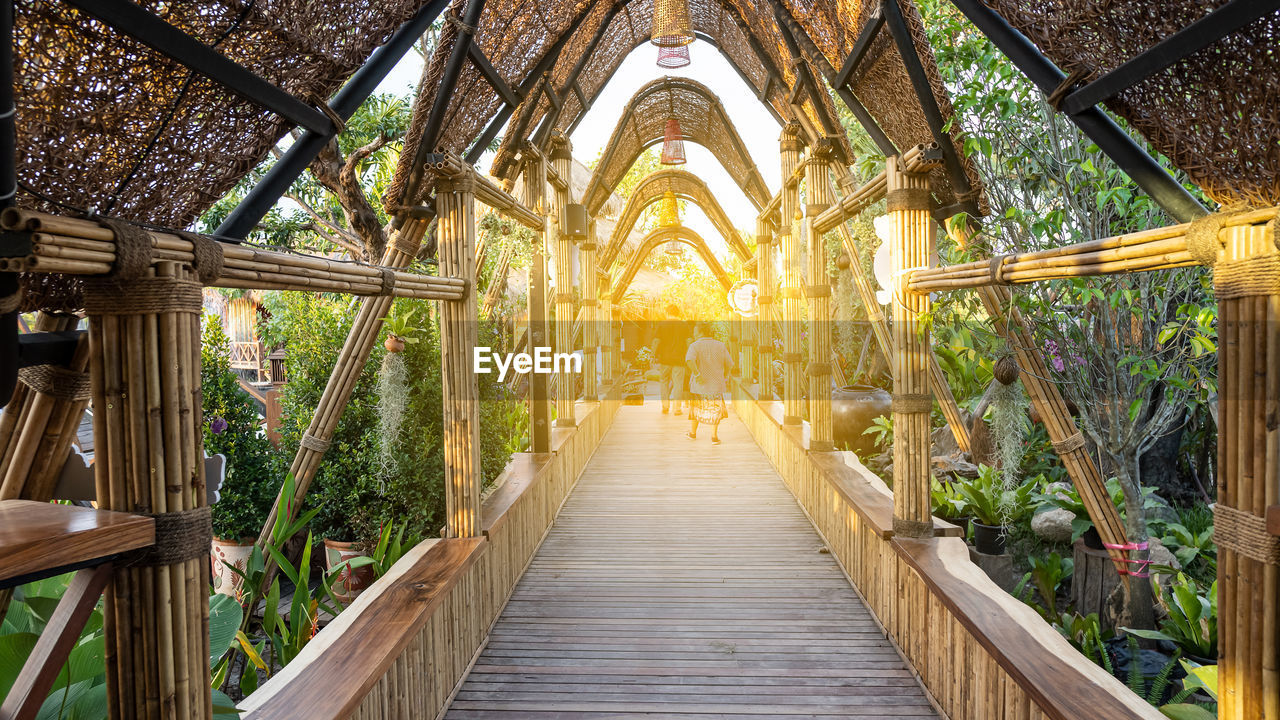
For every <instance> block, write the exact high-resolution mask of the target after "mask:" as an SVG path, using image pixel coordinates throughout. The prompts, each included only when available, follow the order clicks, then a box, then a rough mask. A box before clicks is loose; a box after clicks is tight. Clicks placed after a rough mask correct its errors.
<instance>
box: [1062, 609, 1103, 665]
mask: <svg viewBox="0 0 1280 720" xmlns="http://www.w3.org/2000/svg"><path fill="white" fill-rule="evenodd" d="M1050 624H1051V625H1053V628H1054V629H1055V630H1057V631H1058V632H1059V633H1061V634H1062V636H1063V637H1065V638H1066V639H1067V642H1069V643H1071V644H1072V645H1073V646H1074V647H1075V648H1076V649H1077V650H1079V651H1080V652H1081V654H1083V655H1084V656H1085V657H1087V658H1089V659H1090V660H1092V661H1093V662H1094V663H1095V664H1097V665H1101V666H1102V667H1104V668H1106V670H1107V672H1109V673H1114V669H1113V668H1112V665H1111V656H1110V655H1109V654H1107V648H1106V645H1104V643H1105V642H1106V641H1107V640H1110V639H1111V637H1112V636H1113V635H1114V633H1112V632H1111V631H1110V630H1103V629H1102V623H1101V622H1099V621H1098V614H1097V613H1089V614H1088V615H1080V614H1079V613H1065V612H1064V613H1062V614H1061V615H1059V616H1058V619H1057V621H1056V622H1050Z"/></svg>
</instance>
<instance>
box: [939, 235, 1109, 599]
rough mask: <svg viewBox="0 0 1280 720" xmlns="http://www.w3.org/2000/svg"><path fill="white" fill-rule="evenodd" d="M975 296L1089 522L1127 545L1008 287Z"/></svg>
mask: <svg viewBox="0 0 1280 720" xmlns="http://www.w3.org/2000/svg"><path fill="white" fill-rule="evenodd" d="M948 235H949V236H950V237H951V239H952V240H953V241H954V242H955V243H956V245H957V246H959V247H961V248H963V247H967V246H968V245H970V244H971V243H972V241H973V237H972V233H971V232H970V230H969V228H968V227H967V226H964V225H961V224H958V223H952V224H949V225H948ZM977 293H978V297H979V298H980V299H981V300H982V305H983V307H984V308H986V311H987V314H988V315H989V316H990V317H991V321H992V323H993V324H994V325H995V328H996V332H998V333H1000V334H1001V335H1002V336H1004V337H1005V339H1006V340H1007V341H1008V343H1009V346H1010V347H1011V348H1013V350H1014V353H1015V354H1016V355H1017V358H1018V369H1019V370H1020V371H1021V372H1020V377H1021V379H1022V386H1023V387H1024V388H1026V390H1027V395H1028V396H1030V398H1031V404H1032V405H1033V406H1034V407H1035V409H1036V412H1037V413H1039V414H1040V418H1041V422H1043V423H1044V427H1045V431H1046V432H1047V433H1048V435H1049V441H1050V442H1051V443H1052V444H1053V449H1054V451H1055V452H1057V453H1058V457H1059V458H1060V459H1061V460H1062V465H1063V467H1064V468H1066V470H1067V476H1068V477H1070V478H1071V484H1072V485H1073V486H1075V489H1076V492H1077V493H1079V495H1080V500H1081V502H1082V503H1083V504H1084V507H1085V510H1086V511H1088V513H1089V519H1090V520H1092V521H1093V525H1094V527H1096V528H1097V530H1098V536H1099V537H1101V538H1102V542H1104V543H1106V544H1108V545H1117V546H1121V545H1125V544H1126V543H1127V542H1128V541H1127V540H1126V539H1125V538H1126V535H1125V530H1124V522H1122V521H1121V520H1120V512H1119V511H1118V510H1117V509H1116V506H1115V504H1114V503H1112V502H1111V496H1110V495H1109V494H1108V493H1107V485H1106V479H1105V478H1103V477H1102V473H1101V471H1099V470H1098V466H1097V464H1096V463H1094V461H1093V458H1092V457H1091V456H1090V455H1089V453H1088V451H1087V448H1086V447H1085V441H1084V435H1083V434H1081V432H1080V430H1079V429H1078V428H1077V427H1076V421H1075V418H1073V417H1071V412H1070V411H1069V410H1068V409H1067V402H1066V400H1064V399H1063V397H1062V393H1061V392H1059V390H1058V386H1057V385H1055V384H1053V383H1052V382H1050V381H1049V380H1048V378H1050V377H1052V375H1050V373H1049V367H1048V366H1047V365H1046V364H1045V362H1044V357H1043V355H1042V353H1041V351H1040V349H1039V346H1038V345H1036V342H1035V340H1034V339H1033V338H1032V336H1031V332H1030V331H1029V330H1028V329H1027V324H1026V322H1025V321H1024V320H1023V318H1022V313H1020V312H1019V311H1018V309H1017V308H1016V307H1013V305H1012V303H1011V302H1010V293H1009V290H1008V288H1006V287H1003V286H999V285H984V286H982V287H979V288H977ZM1107 552H1108V554H1110V555H1111V557H1112V558H1114V559H1116V560H1117V561H1119V562H1118V563H1117V566H1118V568H1119V569H1125V568H1127V567H1128V565H1127V564H1126V563H1124V562H1123V561H1124V560H1125V559H1126V558H1128V553H1126V552H1125V551H1123V550H1108V551H1107ZM1120 579H1121V581H1122V582H1124V583H1126V584H1127V583H1128V581H1129V576H1128V575H1121V576H1120Z"/></svg>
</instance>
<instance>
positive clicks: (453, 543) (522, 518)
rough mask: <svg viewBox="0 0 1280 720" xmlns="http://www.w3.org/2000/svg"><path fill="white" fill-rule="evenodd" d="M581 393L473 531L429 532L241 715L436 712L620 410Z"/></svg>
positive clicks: (381, 718) (380, 719)
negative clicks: (541, 450)
mask: <svg viewBox="0 0 1280 720" xmlns="http://www.w3.org/2000/svg"><path fill="white" fill-rule="evenodd" d="M618 405H619V402H618V399H617V394H616V392H613V391H612V390H611V391H610V392H607V393H604V399H603V400H601V401H600V402H599V403H582V404H579V406H578V408H577V412H576V415H575V416H576V417H577V418H578V424H577V427H571V428H555V429H554V430H553V431H552V438H551V441H552V443H551V446H552V452H551V453H548V454H544V455H532V454H527V453H521V454H518V455H516V456H514V457H513V458H512V461H511V463H510V464H509V465H508V466H507V468H506V470H505V471H504V472H503V474H502V477H500V478H499V479H498V489H497V490H495V491H494V492H493V494H492V495H490V496H489V497H488V498H487V499H486V500H485V502H484V504H483V506H482V508H481V527H482V530H483V533H484V536H483V537H480V538H457V539H447V540H428V541H426V542H423V543H421V544H419V545H418V546H416V547H414V548H413V549H412V550H411V551H410V552H408V553H406V554H405V556H404V557H403V558H401V559H400V561H399V562H397V563H396V564H395V565H394V566H393V567H392V568H391V570H389V571H388V572H387V574H386V575H385V576H383V577H382V578H380V579H379V580H378V582H376V583H374V585H373V586H372V587H371V588H369V589H368V590H367V591H365V593H364V594H363V595H361V596H360V597H359V598H357V599H356V601H355V602H354V603H352V605H351V607H349V608H347V609H346V610H345V611H344V612H342V614H340V615H339V616H338V617H337V618H336V619H335V620H334V621H333V622H331V623H330V624H329V625H328V626H326V627H325V628H324V629H323V630H321V631H320V633H319V634H318V635H316V637H315V638H314V639H313V640H312V641H311V642H310V643H309V644H308V645H307V646H306V648H304V649H303V651H302V653H301V654H300V655H299V656H298V657H297V658H296V659H294V661H293V662H292V663H290V664H289V665H288V666H287V667H285V668H284V669H283V670H281V671H280V672H278V673H277V674H276V675H274V676H273V677H272V678H271V679H269V680H268V681H267V682H266V683H265V684H263V686H262V687H261V688H259V689H258V691H257V692H255V693H253V694H252V695H250V696H249V697H248V698H246V699H245V700H244V702H242V703H241V705H240V707H241V709H242V710H243V711H244V713H243V714H242V715H241V717H242V718H243V719H244V720H294V719H296V720H304V719H305V720H341V719H345V718H352V719H353V720H373V719H377V720H385V719H390V718H396V719H403V720H409V719H415V720H416V719H418V718H425V719H427V720H430V719H431V718H435V717H437V716H438V715H440V713H441V712H442V711H443V710H444V709H445V707H447V705H448V703H449V700H450V698H451V697H452V695H453V692H454V690H455V689H456V688H457V686H458V684H459V683H460V682H461V681H462V680H463V678H464V677H465V676H466V673H467V670H468V668H469V667H470V665H471V663H472V662H473V661H474V659H475V657H476V656H477V655H478V654H479V652H480V650H481V649H482V648H483V646H484V643H485V640H486V638H487V637H488V632H489V628H490V627H491V626H492V625H493V623H494V622H495V621H496V620H497V619H498V615H499V614H500V613H501V612H502V608H503V607H504V606H505V605H506V602H507V599H508V598H509V597H510V596H511V592H512V590H514V589H515V585H516V582H517V581H519V579H520V576H521V575H522V574H523V573H524V570H525V568H526V567H527V566H528V564H529V562H530V561H531V560H532V559H533V555H534V553H535V552H536V551H537V549H538V546H539V545H540V544H541V543H542V539H543V538H544V537H545V536H546V534H547V531H548V530H550V528H551V525H552V523H553V522H554V521H555V518H556V515H557V513H559V511H560V507H561V506H562V505H563V504H564V501H565V499H566V498H567V497H568V496H569V493H570V491H572V490H573V487H574V485H575V484H576V483H577V480H578V476H579V475H581V474H582V470H583V468H584V467H585V466H586V464H587V461H588V460H590V459H591V455H592V454H593V453H594V452H595V449H596V447H597V446H598V445H599V443H600V439H601V438H602V437H603V436H604V434H605V432H606V431H607V430H608V429H609V426H610V425H611V424H612V422H613V418H614V415H615V414H616V412H617V409H618Z"/></svg>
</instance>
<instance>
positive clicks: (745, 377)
mask: <svg viewBox="0 0 1280 720" xmlns="http://www.w3.org/2000/svg"><path fill="white" fill-rule="evenodd" d="M738 277H740V278H744V279H745V278H748V277H750V276H749V275H748V274H747V268H746V267H745V264H744V263H742V262H741V261H739V262H738ZM739 327H740V330H739V332H741V333H742V346H741V349H740V351H739V353H738V359H737V365H738V373H739V376H740V377H741V379H742V382H743V383H750V382H751V381H752V379H753V378H752V376H753V375H755V372H756V323H755V321H754V320H748V319H747V318H741V322H740V326H739Z"/></svg>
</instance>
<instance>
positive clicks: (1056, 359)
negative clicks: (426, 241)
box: [1044, 339, 1066, 372]
mask: <svg viewBox="0 0 1280 720" xmlns="http://www.w3.org/2000/svg"><path fill="white" fill-rule="evenodd" d="M1044 353H1045V355H1048V356H1049V364H1050V365H1051V366H1053V369H1054V370H1057V371H1058V372H1062V371H1063V369H1064V368H1065V367H1066V365H1065V364H1064V363H1063V362H1062V355H1061V354H1059V353H1058V343H1057V342H1056V341H1054V340H1053V339H1048V340H1045V341H1044Z"/></svg>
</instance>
